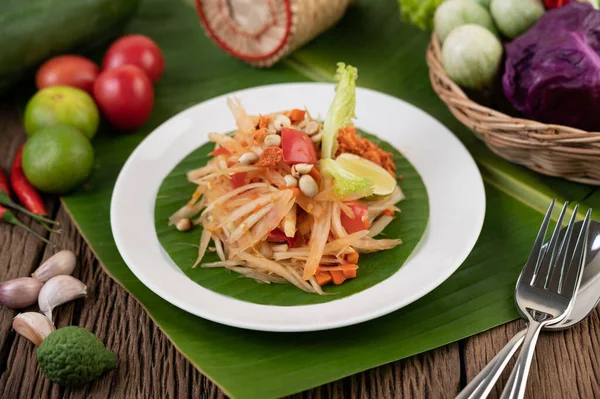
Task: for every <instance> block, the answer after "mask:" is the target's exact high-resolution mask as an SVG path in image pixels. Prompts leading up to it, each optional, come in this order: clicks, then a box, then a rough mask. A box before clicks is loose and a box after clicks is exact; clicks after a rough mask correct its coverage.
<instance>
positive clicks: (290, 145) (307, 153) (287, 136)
mask: <svg viewBox="0 0 600 399" xmlns="http://www.w3.org/2000/svg"><path fill="white" fill-rule="evenodd" d="M281 148H282V149H283V161H284V162H285V163H287V164H288V165H295V164H297V163H310V164H313V165H315V164H316V163H317V153H316V152H315V146H314V144H313V142H312V140H311V139H310V137H308V135H307V134H306V133H304V132H301V131H299V130H295V129H290V128H283V129H282V130H281Z"/></svg>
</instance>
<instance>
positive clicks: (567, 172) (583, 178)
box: [427, 34, 600, 185]
mask: <svg viewBox="0 0 600 399" xmlns="http://www.w3.org/2000/svg"><path fill="white" fill-rule="evenodd" d="M427 64H428V65H429V77H430V79H431V84H432V85H433V89H434V90H435V92H436V93H437V94H438V96H439V97H440V98H441V99H442V101H444V102H445V103H446V105H447V106H448V108H449V109H450V111H451V112H452V114H454V116H455V117H456V118H457V119H458V120H459V121H460V122H462V123H463V124H464V125H465V126H467V127H468V128H469V129H471V130H472V131H473V132H474V133H475V135H476V136H477V137H479V138H480V139H481V140H483V141H484V142H485V143H486V144H487V146H488V147H489V148H490V149H491V150H492V151H494V152H495V153H496V154H498V155H500V156H501V157H503V158H505V159H507V160H509V161H511V162H514V163H518V164H521V165H524V166H526V167H528V168H529V169H531V170H534V171H536V172H539V173H543V174H545V175H550V176H557V177H562V178H565V179H568V180H572V181H576V182H579V183H586V184H594V185H600V132H594V133H590V132H586V131H583V130H579V129H574V128H571V127H567V126H559V125H547V124H544V123H540V122H535V121H532V120H527V119H519V118H513V117H511V116H508V115H505V114H503V113H501V112H498V111H495V110H493V109H490V108H487V107H484V106H481V105H479V104H477V103H475V102H474V101H472V100H470V99H469V98H468V97H467V96H466V94H465V93H464V92H463V91H462V90H461V88H460V87H458V85H456V84H455V83H454V82H453V81H452V80H451V79H450V77H449V76H448V74H447V73H446V71H445V70H444V68H443V66H442V62H441V48H440V42H439V39H438V38H437V36H436V35H435V34H434V35H433V38H432V40H431V43H430V45H429V47H428V49H427ZM598 112H600V110H598Z"/></svg>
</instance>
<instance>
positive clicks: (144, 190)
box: [111, 83, 485, 331]
mask: <svg viewBox="0 0 600 399" xmlns="http://www.w3.org/2000/svg"><path fill="white" fill-rule="evenodd" d="M333 93H334V92H333V85H331V84H322V83H298V84H279V85H271V86H263V87H257V88H253V89H248V90H242V91H239V92H236V93H231V94H229V95H228V96H231V95H234V96H237V97H239V98H240V99H241V100H242V103H243V104H244V106H245V107H246V109H247V110H248V112H249V113H251V114H258V113H267V112H270V111H278V110H283V109H291V108H294V107H302V106H306V107H307V108H308V109H309V111H310V112H311V113H312V114H313V115H317V114H319V113H320V114H321V115H322V116H324V115H325V114H326V112H327V109H328V107H329V104H330V102H331V100H332V98H333ZM226 97H227V96H221V97H217V98H214V99H212V100H209V101H206V102H203V103H201V104H198V105H195V106H193V107H191V108H189V109H187V110H185V111H183V112H181V113H179V114H177V115H175V116H174V117H173V118H171V119H169V120H168V121H166V122H165V123H163V124H162V125H161V126H159V127H158V128H157V129H156V130H155V131H154V132H152V133H151V134H150V135H149V136H148V137H147V138H146V139H145V140H144V141H143V142H142V143H141V144H140V145H139V146H138V147H137V148H136V150H135V151H134V152H133V153H132V154H131V156H130V157H129V159H128V160H127V162H126V163H125V166H123V169H122V170H121V173H120V175H119V178H118V179H117V183H116V186H115V189H114V192H113V197H112V203H111V225H112V231H113V235H114V238H115V242H116V243H117V247H118V249H119V251H120V252H121V255H122V256H123V259H124V260H125V262H126V263H127V265H128V266H129V268H130V269H131V271H132V272H133V273H134V274H135V275H136V276H137V277H138V278H139V279H140V280H141V281H142V282H143V283H144V284H145V285H146V286H147V287H148V288H150V289H151V290H152V291H154V292H155V293H156V294H158V295H159V296H161V297H162V298H163V299H165V300H166V301H168V302H170V303H172V304H173V305H175V306H178V307H180V308H181V309H184V310H186V311H188V312H190V313H193V314H195V315H197V316H200V317H203V318H205V319H209V320H212V321H215V322H218V323H223V324H227V325H230V326H235V327H242V328H247V329H253V330H264V331H314V330H325V329H330V328H336V327H342V326H348V325H351V324H355V323H360V322H363V321H366V320H370V319H373V318H376V317H379V316H382V315H385V314H387V313H390V312H392V311H394V310H397V309H400V308H402V307H403V306H406V305H408V304H409V303H411V302H414V301H415V300H417V299H419V298H421V297H422V296H423V295H425V294H427V293H428V292H430V291H432V290H433V289H434V288H436V287H437V286H438V285H440V284H441V283H442V282H443V281H444V280H446V279H447V278H448V277H449V276H450V275H451V274H452V273H453V272H454V271H455V270H456V269H457V268H458V267H459V266H460V265H461V263H462V262H463V261H464V260H465V258H466V257H467V255H468V254H469V252H471V249H472V248H473V246H474V245H475V242H476V241H477V237H478V236H479V233H480V231H481V227H482V224H483V218H484V214H485V193H484V188H483V182H482V180H481V175H480V174H479V170H478V169H477V166H476V165H475V162H474V161H473V158H471V155H470V154H469V153H468V152H467V150H466V149H465V147H463V145H462V144H461V143H460V142H459V141H458V140H457V139H456V138H455V137H454V135H453V134H452V133H451V132H450V131H449V130H448V129H446V128H445V127H444V126H443V125H442V124H440V123H439V122H437V121H436V120H435V119H433V118H432V117H430V116H429V115H427V114H426V113H424V112H423V111H421V110H419V109H417V108H415V107H413V106H412V105H409V104H407V103H405V102H403V101H401V100H399V99H397V98H394V97H391V96H388V95H386V94H382V93H379V92H375V91H372V90H367V89H358V90H357V106H356V115H357V119H356V125H357V127H359V128H361V129H364V130H365V131H367V132H369V133H373V134H376V135H377V136H379V137H380V138H382V139H384V140H386V141H388V142H390V143H391V144H393V145H394V146H395V147H396V148H397V149H399V150H400V151H401V152H402V153H403V154H404V155H405V156H406V158H408V160H409V161H410V162H411V163H412V164H413V165H414V167H415V168H416V169H417V171H418V172H419V173H420V175H421V177H422V178H423V181H424V183H425V186H426V187H427V192H428V194H429V206H430V219H429V224H428V227H427V230H426V232H425V235H424V237H423V239H422V240H421V242H420V243H419V245H418V246H417V248H416V249H415V250H414V252H413V253H412V255H411V256H410V258H409V259H408V260H407V261H406V263H405V264H404V266H402V267H401V268H400V270H398V272H396V273H395V274H394V275H393V276H391V277H390V278H388V279H387V280H385V281H383V282H381V283H379V284H376V285H375V286H373V287H371V288H369V289H366V290H364V291H361V292H359V293H357V294H355V295H352V296H349V297H346V298H343V299H339V300H336V301H331V302H328V303H324V304H318V305H304V306H267V305H258V304H254V303H250V302H244V301H241V300H238V299H234V298H231V297H228V296H224V295H221V294H217V293H215V292H213V291H210V290H208V289H206V288H204V287H202V286H200V285H198V284H196V283H194V282H193V281H192V280H190V279H189V278H188V277H187V276H185V274H184V273H183V272H182V271H181V270H180V269H179V268H178V267H177V266H176V265H175V264H174V263H173V261H172V260H171V259H170V257H169V256H168V255H167V253H166V252H165V251H164V250H163V249H162V247H161V245H160V243H159V241H158V237H157V235H156V231H155V229H154V204H155V198H156V195H157V193H158V189H159V186H160V184H161V182H162V181H163V179H164V178H165V177H166V176H167V175H168V173H169V172H170V171H171V170H172V169H173V168H174V167H175V166H176V165H177V164H178V163H179V162H180V161H181V160H182V159H183V158H185V157H186V156H187V155H188V154H189V153H190V152H192V151H193V150H194V149H196V148H198V147H199V146H201V145H202V144H204V143H205V142H206V141H207V134H208V133H209V132H227V131H231V130H233V129H234V127H235V124H234V120H233V117H232V116H231V114H230V112H229V109H228V108H227V106H226V103H225V100H226ZM408 194H409V195H410V193H408Z"/></svg>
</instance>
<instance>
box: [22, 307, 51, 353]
mask: <svg viewBox="0 0 600 399" xmlns="http://www.w3.org/2000/svg"><path fill="white" fill-rule="evenodd" d="M12 326H13V328H14V330H15V331H16V332H17V333H18V334H19V335H22V336H23V337H25V338H27V339H28V340H30V341H31V342H33V343H34V344H35V346H39V345H40V344H41V343H42V341H43V340H44V339H46V337H47V336H48V335H49V334H50V333H51V332H52V331H54V324H52V322H51V321H50V320H48V318H47V317H46V316H44V315H43V314H41V313H36V312H27V313H19V314H18V315H17V316H16V317H15V318H14V319H13V323H12Z"/></svg>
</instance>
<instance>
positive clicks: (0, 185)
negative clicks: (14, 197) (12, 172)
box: [0, 169, 10, 195]
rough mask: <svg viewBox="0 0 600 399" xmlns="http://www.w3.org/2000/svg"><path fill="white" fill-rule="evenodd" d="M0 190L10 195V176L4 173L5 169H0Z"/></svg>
mask: <svg viewBox="0 0 600 399" xmlns="http://www.w3.org/2000/svg"><path fill="white" fill-rule="evenodd" d="M0 191H4V192H5V193H6V195H10V189H9V188H8V177H6V173H4V170H3V169H0Z"/></svg>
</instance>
